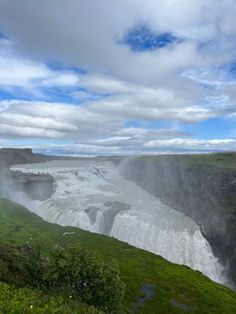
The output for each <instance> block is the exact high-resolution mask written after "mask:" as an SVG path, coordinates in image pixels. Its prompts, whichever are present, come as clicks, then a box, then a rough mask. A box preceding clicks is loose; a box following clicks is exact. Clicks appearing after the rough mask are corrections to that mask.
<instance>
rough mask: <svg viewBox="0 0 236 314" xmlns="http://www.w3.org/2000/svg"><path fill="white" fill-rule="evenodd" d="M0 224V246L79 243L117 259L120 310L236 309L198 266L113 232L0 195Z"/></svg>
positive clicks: (229, 312) (234, 297) (232, 297)
mask: <svg viewBox="0 0 236 314" xmlns="http://www.w3.org/2000/svg"><path fill="white" fill-rule="evenodd" d="M0 226H1V228H0V247H1V246H4V245H9V244H10V245H23V244H28V245H31V246H33V247H37V248H38V249H40V250H41V251H42V252H43V254H45V255H47V253H48V252H49V251H50V250H51V248H52V247H53V246H55V245H60V246H67V245H71V244H75V243H80V244H82V245H84V246H86V247H87V248H88V249H92V250H94V251H96V252H97V254H98V255H99V256H100V257H101V258H102V259H104V260H105V261H107V262H109V260H114V259H115V260H116V261H117V262H118V265H119V268H120V276H121V278H122V280H123V281H124V283H125V285H126V294H125V300H124V310H123V312H124V313H146V314H152V313H153V314H155V313H160V314H171V313H176V314H178V313H179V314H180V313H196V314H210V313H211V314H234V313H236V294H235V292H233V291H232V290H231V289H229V288H227V287H224V286H222V285H220V284H217V283H215V282H213V281H211V280H210V279H208V278H207V277H205V276H203V275H202V274H201V273H200V272H198V271H193V270H191V269H190V268H188V267H186V266H180V265H176V264H173V263H170V262H168V261H166V260H165V259H163V258H162V257H160V256H157V255H154V254H152V253H149V252H147V251H144V250H140V249H137V248H135V247H132V246H130V245H128V244H127V243H124V242H120V241H118V240H116V239H114V238H110V237H107V236H103V235H98V234H94V233H90V232H86V231H83V230H80V229H77V228H73V227H62V226H58V225H55V224H50V223H47V222H45V221H43V220H42V219H41V218H40V217H38V216H36V215H35V214H33V213H30V212H29V211H28V210H27V209H25V208H23V207H22V206H20V205H17V204H15V203H12V202H10V201H7V200H3V199H1V200H0ZM137 232H138V230H137ZM0 267H1V265H0ZM144 285H149V286H150V287H152V289H153V291H152V293H151V294H152V297H151V298H147V301H146V302H143V304H142V302H139V300H140V299H142V298H143V297H145V296H144V294H145V293H144V292H143V290H142V288H143V287H144ZM0 289H1V285H0ZM153 295H154V296H153ZM9 302H10V301H9ZM75 313H77V312H75ZM78 313H79V312H78ZM81 313H82V312H81Z"/></svg>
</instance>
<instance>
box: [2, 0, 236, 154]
mask: <svg viewBox="0 0 236 314" xmlns="http://www.w3.org/2000/svg"><path fill="white" fill-rule="evenodd" d="M235 17H236V1H235V0H221V1H219V0H191V1H189V0H145V1H144V0H119V1H118V0H109V1H107V0H99V1H94V0H86V1H85V0H40V1H36V0H20V1H19V0H0V147H17V148H22V147H32V148H33V150H34V151H35V152H41V153H46V154H56V155H57V154H59V155H72V156H77V155H81V156H90V155H91V156H94V155H132V154H135V155H136V154H167V153H172V154H173V153H207V152H217V151H234V150H235V149H236V123H235V122H236V18H235Z"/></svg>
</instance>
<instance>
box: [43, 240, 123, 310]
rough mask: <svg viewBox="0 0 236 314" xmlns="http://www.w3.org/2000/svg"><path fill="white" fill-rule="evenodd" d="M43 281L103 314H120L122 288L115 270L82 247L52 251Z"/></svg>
mask: <svg viewBox="0 0 236 314" xmlns="http://www.w3.org/2000/svg"><path fill="white" fill-rule="evenodd" d="M44 279H45V281H46V282H47V284H48V286H49V287H51V288H53V289H58V288H59V289H60V290H64V291H67V292H68V293H71V294H73V295H75V296H77V297H80V298H81V299H82V300H83V301H84V302H86V303H88V304H91V305H94V306H96V307H97V308H99V309H101V310H103V311H104V312H105V313H120V306H121V301H122V298H123V296H124V285H123V283H122V281H121V280H120V278H119V270H118V266H117V265H116V264H115V263H113V264H107V263H104V262H102V261H100V260H99V259H98V258H97V257H96V256H95V254H94V253H93V252H91V251H88V250H86V249H84V248H82V247H79V246H77V247H69V248H67V249H62V248H58V249H55V250H54V251H53V252H52V253H51V256H50V258H49V264H48V267H47V271H46V272H45V275H44Z"/></svg>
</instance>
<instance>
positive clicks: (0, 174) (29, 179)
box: [0, 148, 54, 200]
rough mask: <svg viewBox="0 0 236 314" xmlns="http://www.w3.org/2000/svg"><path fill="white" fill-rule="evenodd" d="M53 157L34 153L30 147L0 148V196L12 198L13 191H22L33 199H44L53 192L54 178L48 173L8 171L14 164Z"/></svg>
mask: <svg viewBox="0 0 236 314" xmlns="http://www.w3.org/2000/svg"><path fill="white" fill-rule="evenodd" d="M52 159H53V157H50V156H44V155H40V154H34V153H33V152H32V150H31V149H28V148H27V149H13V148H3V149H0V196H2V197H6V198H9V199H12V198H13V199H14V193H15V192H19V191H20V192H24V193H25V194H26V195H28V197H30V198H31V199H35V200H45V199H47V198H49V197H50V196H51V195H52V193H53V192H54V179H53V177H52V176H51V175H49V174H24V173H22V172H12V171H9V167H10V166H11V165H14V164H26V163H34V162H44V161H48V160H52Z"/></svg>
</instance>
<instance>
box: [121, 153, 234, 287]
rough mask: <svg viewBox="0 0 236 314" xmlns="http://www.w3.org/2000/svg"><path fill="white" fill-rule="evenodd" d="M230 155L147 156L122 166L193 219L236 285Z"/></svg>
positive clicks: (128, 176)
mask: <svg viewBox="0 0 236 314" xmlns="http://www.w3.org/2000/svg"><path fill="white" fill-rule="evenodd" d="M211 158H212V161H211ZM217 158H220V159H221V161H220V162H219V163H220V166H218V164H217ZM227 158H228V156H227V155H226V154H225V155H224V154H222V155H220V157H219V154H217V155H212V156H208V157H204V156H202V159H201V156H199V157H194V156H155V157H153V156H145V157H137V158H133V159H129V160H127V161H125V162H123V164H122V165H121V166H120V169H121V172H122V174H123V176H124V177H125V178H126V179H129V180H132V181H134V182H135V183H137V184H138V185H140V186H141V187H142V188H143V189H145V190H146V191H148V192H150V193H151V194H153V195H155V196H157V197H158V198H160V199H161V201H162V202H164V203H166V204H168V205H170V206H172V207H174V208H175V209H177V210H179V211H181V212H184V213H185V214H186V215H188V216H190V217H191V218H193V219H194V220H195V221H196V222H197V224H198V225H199V226H200V228H201V230H202V233H203V234H204V236H205V237H206V238H207V240H208V242H209V243H210V244H211V246H212V249H213V251H214V254H215V256H217V257H219V259H220V260H221V261H222V262H223V263H224V264H225V265H226V266H227V267H228V269H229V276H230V277H231V279H232V280H233V282H234V283H235V284H236V154H235V155H234V154H231V156H230V163H231V167H227ZM223 159H225V160H224V163H223V162H222V160H223ZM233 166H235V168H234V167H233Z"/></svg>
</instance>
